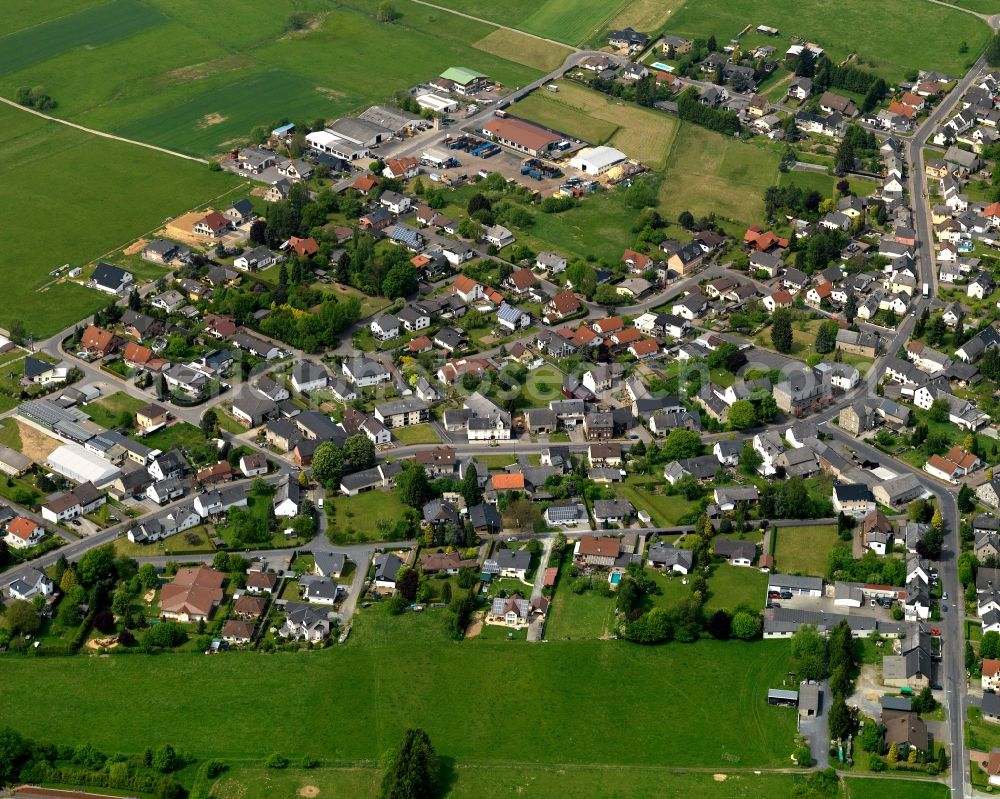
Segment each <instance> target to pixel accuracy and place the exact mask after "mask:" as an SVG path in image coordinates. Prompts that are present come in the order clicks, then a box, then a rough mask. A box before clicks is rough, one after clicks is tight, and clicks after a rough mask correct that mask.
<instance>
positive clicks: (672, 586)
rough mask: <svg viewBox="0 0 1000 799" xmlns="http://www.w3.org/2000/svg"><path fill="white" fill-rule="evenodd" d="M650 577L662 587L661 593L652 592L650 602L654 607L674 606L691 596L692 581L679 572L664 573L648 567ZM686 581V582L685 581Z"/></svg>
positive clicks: (647, 571) (647, 574)
mask: <svg viewBox="0 0 1000 799" xmlns="http://www.w3.org/2000/svg"><path fill="white" fill-rule="evenodd" d="M645 571H646V576H647V577H649V578H650V579H651V580H652V581H653V582H654V583H656V585H657V586H658V587H659V589H660V593H658V594H651V595H650V597H649V604H650V605H652V606H653V607H661V608H672V607H674V606H675V605H676V604H677V603H678V602H680V601H681V600H682V599H689V598H690V597H691V581H690V580H689V579H687V578H685V577H682V576H681V575H679V574H674V573H670V574H664V573H662V572H660V571H657V570H656V569H646V570H645ZM685 581H686V582H685Z"/></svg>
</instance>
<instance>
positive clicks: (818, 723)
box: [799, 680, 830, 769]
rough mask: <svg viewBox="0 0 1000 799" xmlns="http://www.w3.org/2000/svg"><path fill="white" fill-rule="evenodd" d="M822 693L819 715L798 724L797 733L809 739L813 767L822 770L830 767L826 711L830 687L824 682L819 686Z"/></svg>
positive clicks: (828, 730)
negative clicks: (813, 762)
mask: <svg viewBox="0 0 1000 799" xmlns="http://www.w3.org/2000/svg"><path fill="white" fill-rule="evenodd" d="M821 690H822V692H823V694H822V698H821V701H820V706H819V715H817V716H816V717H815V718H811V719H807V720H803V721H800V722H799V732H800V733H801V734H802V735H805V736H807V737H808V738H809V748H810V750H812V756H813V760H814V761H815V767H816V768H819V769H824V768H826V767H827V766H829V765H830V725H829V719H828V718H827V711H828V710H829V706H830V686H829V685H828V684H827V682H826V680H824V681H823V684H822V686H821Z"/></svg>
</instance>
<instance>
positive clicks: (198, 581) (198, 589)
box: [160, 566, 225, 622]
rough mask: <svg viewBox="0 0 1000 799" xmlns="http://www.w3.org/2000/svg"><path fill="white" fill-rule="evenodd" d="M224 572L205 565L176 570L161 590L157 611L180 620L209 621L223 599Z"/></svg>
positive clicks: (169, 617)
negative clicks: (171, 578) (158, 609)
mask: <svg viewBox="0 0 1000 799" xmlns="http://www.w3.org/2000/svg"><path fill="white" fill-rule="evenodd" d="M224 580H225V575H224V574H222V573H221V572H217V571H215V570H214V569H210V568H209V567H208V566H199V567H198V568H183V569H180V570H178V572H177V574H176V575H175V576H174V578H173V580H171V581H170V582H169V583H167V584H166V585H164V586H163V588H161V589H160V613H161V615H163V616H165V617H166V618H168V619H174V620H176V621H181V622H199V621H208V619H209V617H210V616H211V615H212V612H213V611H214V610H215V608H216V607H218V606H219V604H220V603H221V602H222V597H223V591H222V584H223V582H224Z"/></svg>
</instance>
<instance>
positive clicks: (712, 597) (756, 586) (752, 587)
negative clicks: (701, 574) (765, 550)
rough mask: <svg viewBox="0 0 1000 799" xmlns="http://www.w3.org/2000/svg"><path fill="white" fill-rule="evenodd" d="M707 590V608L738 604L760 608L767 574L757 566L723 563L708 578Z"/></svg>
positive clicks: (765, 589) (730, 607) (729, 608)
mask: <svg viewBox="0 0 1000 799" xmlns="http://www.w3.org/2000/svg"><path fill="white" fill-rule="evenodd" d="M708 592H709V597H708V600H707V602H706V603H705V604H706V606H707V608H708V609H709V610H718V609H720V608H722V609H724V610H732V609H733V608H735V607H738V606H739V605H747V606H748V607H751V608H754V609H755V610H761V609H763V607H764V598H765V596H766V595H767V575H766V574H764V573H763V572H761V571H760V570H759V569H757V568H750V567H747V566H730V565H729V564H728V563H723V564H722V565H720V566H717V567H716V569H715V571H714V572H713V573H712V576H711V577H709V578H708Z"/></svg>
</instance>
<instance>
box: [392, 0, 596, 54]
mask: <svg viewBox="0 0 1000 799" xmlns="http://www.w3.org/2000/svg"><path fill="white" fill-rule="evenodd" d="M411 2H414V3H416V4H417V5H418V6H426V7H427V8H434V9H436V10H438V11H444V12H445V13H448V14H454V15H455V16H456V17H465V18H466V19H471V20H472V21H473V22H481V23H483V24H484V25H491V26H492V27H494V28H499V29H500V30H505V31H511V32H512V33H520V34H521V35H522V36H528V37H530V38H532V39H537V40H538V41H540V42H547V43H548V44H554V45H556V46H557V47H563V48H565V49H566V50H572V51H573V52H575V53H578V52H580V48H579V47H574V46H573V45H571V44H566V43H565V42H557V41H556V40H555V39H547V38H545V37H544V36H539V35H538V34H537V33H528V32H527V31H523V30H521V29H520V28H512V27H511V26H510V25H501V24H500V23H499V22H494V21H493V20H491V19H483V17H474V16H473V15H472V14H466V13H465V12H464V11H458V10H457V9H454V8H448V7H447V6H439V5H437V4H436V3H428V2H427V0H411ZM500 57H501V58H502V56H500Z"/></svg>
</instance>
